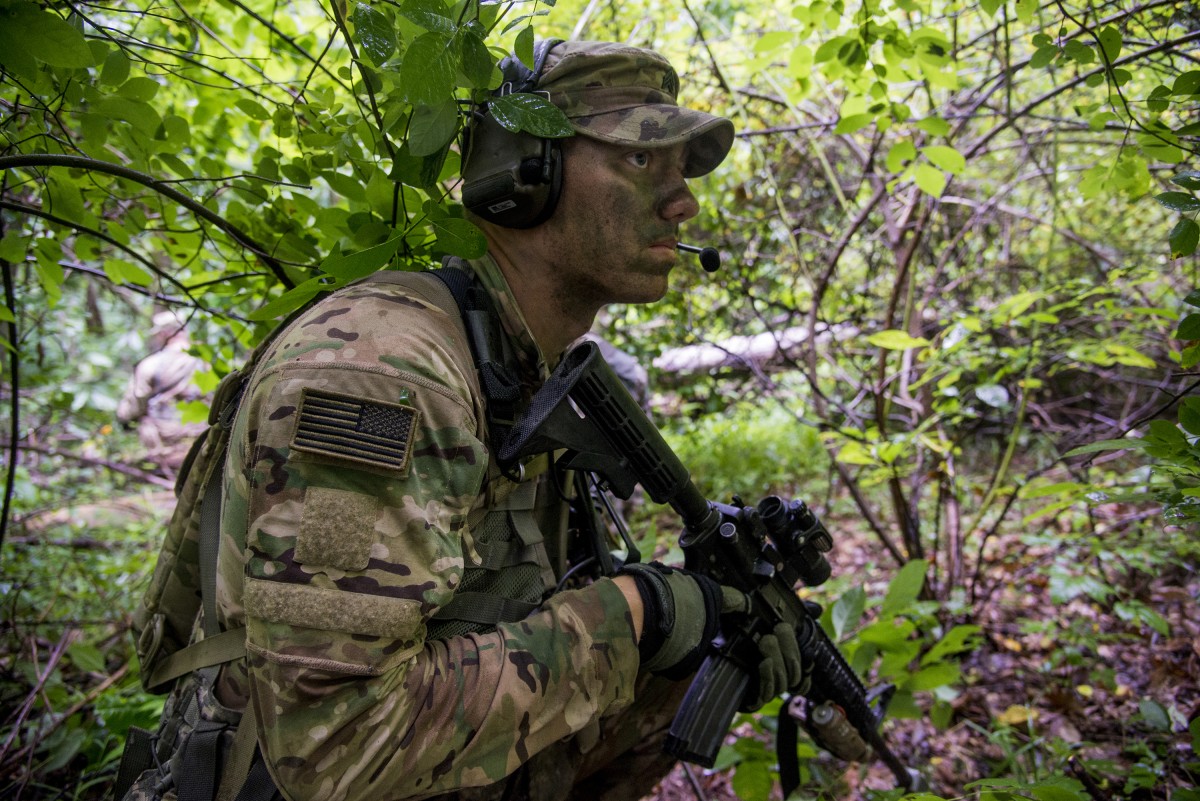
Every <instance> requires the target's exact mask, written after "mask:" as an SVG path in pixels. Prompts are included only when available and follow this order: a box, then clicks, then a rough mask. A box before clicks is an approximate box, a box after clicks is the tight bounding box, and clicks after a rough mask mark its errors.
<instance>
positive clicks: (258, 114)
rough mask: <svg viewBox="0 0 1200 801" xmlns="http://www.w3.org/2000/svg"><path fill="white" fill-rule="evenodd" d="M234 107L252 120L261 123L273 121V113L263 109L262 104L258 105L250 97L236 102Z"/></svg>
mask: <svg viewBox="0 0 1200 801" xmlns="http://www.w3.org/2000/svg"><path fill="white" fill-rule="evenodd" d="M234 105H235V106H237V107H238V108H240V109H241V110H242V111H244V112H246V116H247V117H249V118H250V119H252V120H258V121H260V122H262V121H265V120H269V119H271V112H269V111H267V110H266V109H265V108H263V107H262V105H261V104H260V103H256V102H254V101H253V100H251V99H250V98H248V97H242V98H239V99H238V100H236V101H234Z"/></svg>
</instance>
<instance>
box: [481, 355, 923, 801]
mask: <svg viewBox="0 0 1200 801" xmlns="http://www.w3.org/2000/svg"><path fill="white" fill-rule="evenodd" d="M556 450H565V453H564V454H563V455H562V457H560V464H562V465H563V466H564V467H566V468H568V469H573V470H583V471H591V472H592V473H594V474H596V475H597V476H599V477H600V478H601V479H602V480H603V481H604V482H605V483H606V484H607V486H608V488H609V489H610V491H612V492H613V494H615V495H616V496H618V497H620V498H628V497H629V496H630V495H631V494H632V492H633V489H634V486H635V484H639V483H640V484H641V485H642V487H643V488H644V489H645V491H646V493H647V494H648V495H649V496H650V498H651V499H652V500H654V501H655V502H657V503H665V504H669V505H670V506H671V507H672V508H673V509H674V510H675V511H676V512H677V513H678V514H679V516H680V517H681V518H682V521H683V524H684V533H683V534H682V536H681V537H680V540H679V542H680V546H681V547H682V549H683V553H684V566H685V568H687V569H688V570H692V571H695V572H700V573H704V574H706V575H708V576H709V577H711V578H712V579H714V580H715V581H716V582H717V583H719V584H723V585H726V586H731V587H736V588H737V589H739V590H741V591H742V592H744V593H746V594H747V595H748V596H749V597H750V599H751V612H750V613H749V614H747V615H745V616H744V617H743V618H742V620H741V622H740V623H739V624H738V625H737V626H736V628H733V630H723V631H722V632H721V636H720V637H719V638H718V639H717V640H716V641H714V643H713V645H714V649H713V651H712V653H711V654H709V655H708V656H707V657H706V658H705V660H704V662H703V664H702V665H701V667H700V669H699V672H698V673H697V674H696V676H695V678H694V679H693V680H692V683H691V686H690V687H689V688H688V691H687V694H686V695H685V697H684V700H683V702H682V704H681V705H680V708H679V711H678V713H677V714H676V716H675V719H674V721H673V722H672V724H671V727H670V730H669V732H668V737H667V742H666V750H667V752H668V753H670V754H671V755H672V756H675V757H677V758H679V759H682V760H684V761H686V762H693V763H696V764H699V765H702V766H704V767H712V765H713V763H714V762H715V760H716V756H717V752H718V751H719V750H720V747H721V743H722V742H723V741H724V739H725V735H726V734H727V733H728V731H729V729H730V726H731V725H732V722H733V718H734V715H735V714H736V713H737V711H738V710H739V709H741V708H743V706H744V704H745V702H746V701H747V700H748V699H752V698H753V697H754V696H753V695H751V694H750V693H751V691H752V690H754V689H755V688H754V687H753V686H752V685H753V683H754V681H755V679H754V678H753V676H754V674H755V670H756V668H755V665H754V662H753V661H752V660H753V659H754V655H756V654H757V653H758V650H757V646H756V643H757V642H758V640H759V639H760V638H761V637H763V636H765V635H767V634H770V633H771V632H772V630H773V629H774V628H775V626H776V625H777V624H778V623H779V622H787V623H788V624H789V625H790V626H791V627H792V628H793V629H794V630H795V632H796V637H797V643H798V645H799V648H800V654H801V657H802V658H803V659H804V660H805V664H806V665H811V669H812V684H811V687H810V689H809V691H808V694H807V698H806V699H798V698H797V699H792V702H791V703H789V704H788V705H787V707H786V709H787V710H788V711H789V713H790V714H792V715H793V716H794V717H804V718H805V726H806V728H807V729H808V730H809V732H810V733H811V734H812V735H813V736H814V739H816V740H817V742H818V743H820V744H821V745H822V746H823V747H825V748H826V749H827V750H829V751H830V752H831V753H833V754H835V755H837V756H840V757H842V758H845V759H850V760H855V761H863V760H865V759H867V758H868V757H869V756H870V754H871V753H872V752H873V753H874V754H875V755H877V756H878V758H879V759H881V760H882V761H883V762H884V763H885V764H886V765H887V767H888V768H889V769H890V770H891V772H892V774H893V776H894V777H895V779H896V784H897V786H898V787H902V788H904V789H905V790H909V791H914V790H917V789H923V786H924V781H923V779H922V777H921V776H920V774H918V773H917V772H916V771H915V770H913V769H912V768H909V767H907V766H906V765H905V764H904V763H903V762H901V760H900V759H899V757H897V756H896V754H895V753H894V752H893V751H892V750H891V748H889V746H888V744H887V743H886V742H885V741H884V739H883V737H882V735H881V734H880V732H879V726H880V724H881V723H882V719H883V715H884V711H885V707H886V703H887V700H888V698H890V691H888V690H887V689H885V690H884V691H883V692H882V693H879V694H878V697H874V698H873V697H872V696H871V695H869V694H868V693H867V691H866V688H865V687H864V686H863V684H862V682H861V681H860V680H859V679H858V677H857V676H856V675H855V673H854V670H853V669H852V668H851V667H850V666H849V665H848V664H847V663H846V659H845V657H843V656H842V654H841V652H840V651H839V650H838V648H837V646H836V645H835V644H834V643H833V642H832V641H831V640H830V639H829V637H828V635H826V634H825V631H824V629H822V628H821V626H820V625H819V623H818V622H817V618H819V617H820V607H819V606H817V605H816V604H814V603H811V602H806V601H803V600H801V599H800V598H799V596H797V594H796V592H795V589H794V587H795V586H796V584H797V583H798V582H800V581H803V582H804V583H805V584H807V585H809V586H816V585H819V584H821V583H822V582H824V581H825V580H826V579H827V578H828V577H829V575H830V568H829V563H828V561H827V560H826V559H825V556H824V554H825V553H826V552H828V551H829V550H830V548H832V546H833V540H832V538H831V537H830V535H829V532H828V531H827V530H826V529H825V527H824V525H822V524H821V522H820V520H818V519H817V516H816V515H815V514H813V513H812V511H811V510H810V509H809V508H808V507H807V506H806V505H805V504H804V503H803V502H802V501H790V502H789V501H785V500H783V499H782V498H780V497H778V496H769V497H767V498H765V499H764V500H763V501H762V502H761V503H759V504H758V505H757V506H747V505H745V504H743V503H742V502H741V500H740V499H737V498H736V497H735V498H734V502H733V504H723V503H716V502H713V501H709V500H707V499H706V498H705V497H704V496H703V495H702V494H701V493H700V491H699V489H698V488H697V487H696V485H695V484H694V483H692V480H691V476H690V475H689V474H688V471H687V468H686V467H684V465H683V463H682V462H681V461H680V460H679V457H678V456H676V454H675V452H674V451H672V450H671V447H670V446H669V445H668V444H667V443H666V441H665V440H664V439H663V438H662V434H660V433H659V431H658V429H657V428H655V427H654V424H653V423H651V422H650V420H649V419H648V418H647V417H646V415H645V413H644V412H643V411H642V410H641V409H640V408H639V407H638V405H637V403H636V401H634V400H633V398H632V397H631V396H630V395H629V392H628V391H627V390H626V389H625V387H624V386H623V385H622V384H621V383H620V381H619V380H618V379H617V377H616V376H615V375H614V374H613V372H612V369H611V368H610V367H609V366H608V364H607V363H606V362H605V361H604V358H603V357H602V356H601V355H600V352H599V350H598V349H597V347H596V345H595V344H594V343H591V342H585V343H583V344H581V345H579V346H577V347H575V348H573V349H572V350H571V351H569V352H568V353H567V354H566V355H565V356H564V357H563V360H562V362H561V363H560V364H559V365H558V367H557V368H556V369H555V370H554V372H553V373H552V374H551V376H550V378H549V379H548V380H547V381H546V383H545V384H544V385H543V386H542V387H541V389H539V390H538V392H537V393H535V395H534V396H533V398H532V400H531V402H530V406H529V409H528V411H527V412H526V414H525V415H524V416H523V417H522V418H521V419H520V420H519V421H518V422H517V424H516V425H515V426H514V427H513V430H512V432H511V433H510V435H509V437H508V438H507V439H506V441H505V442H504V444H503V445H502V446H501V448H500V451H499V453H498V454H497V458H498V461H499V463H500V466H501V467H502V468H504V469H505V470H506V471H512V470H513V469H519V463H520V461H521V460H522V459H523V458H525V457H528V456H533V455H536V454H539V453H544V452H546V451H556ZM637 558H638V556H637V554H636V551H634V552H632V553H631V558H630V561H633V560H636V559H637ZM800 700H803V701H804V704H803V708H801V705H800V704H799V703H798V702H799V701H800ZM873 701H875V703H874V704H873V703H872V702H873ZM792 750H793V753H792V757H791V758H792V760H793V761H794V760H795V754H794V749H792ZM782 762H783V757H782V756H781V764H782ZM786 795H787V793H786V792H785V797H786Z"/></svg>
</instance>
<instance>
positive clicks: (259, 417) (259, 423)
mask: <svg viewBox="0 0 1200 801" xmlns="http://www.w3.org/2000/svg"><path fill="white" fill-rule="evenodd" d="M364 293H365V294H364ZM364 293H360V294H359V295H357V296H355V295H351V296H349V297H347V298H345V300H346V305H345V306H344V307H343V306H339V305H338V304H337V303H333V304H330V303H324V304H321V305H320V306H318V307H317V308H316V310H314V312H313V313H312V316H311V317H310V318H306V319H305V320H302V321H301V322H300V324H298V325H297V326H294V327H293V329H292V331H293V333H291V334H289V335H288V336H287V337H285V338H284V339H283V340H282V341H281V342H280V343H279V344H278V345H277V346H275V348H274V354H273V355H271V356H270V357H269V358H268V359H267V361H266V362H265V363H264V364H263V365H262V366H261V368H260V371H259V373H260V374H259V375H258V376H256V378H255V379H254V381H253V382H252V385H251V388H250V393H249V395H248V397H247V399H246V402H245V403H244V404H243V408H242V410H241V413H240V414H239V416H238V420H237V423H236V425H235V428H234V431H233V445H232V446H231V447H232V450H231V457H230V458H231V460H232V461H233V464H234V465H236V466H238V467H240V468H241V469H240V470H237V469H231V470H230V471H228V475H227V485H226V486H227V501H226V508H225V513H224V514H225V517H224V522H225V524H226V525H225V529H226V534H225V535H224V536H225V537H226V540H225V542H224V543H223V547H222V555H221V560H222V561H221V566H220V571H221V577H222V584H221V586H220V587H219V597H220V598H221V599H222V608H223V613H224V615H225V617H226V618H227V619H228V620H229V622H231V623H237V622H238V621H239V619H243V618H244V620H245V623H246V625H247V649H248V651H249V656H248V660H247V662H248V666H249V676H248V681H249V689H250V695H251V699H252V702H253V703H254V704H255V706H256V710H257V712H258V715H259V721H260V724H259V726H260V729H259V735H260V742H261V745H262V748H263V751H264V754H265V755H266V757H267V762H268V765H269V766H270V768H271V772H272V774H273V776H274V778H275V780H276V782H277V784H278V785H279V787H280V790H281V791H282V792H283V794H284V795H285V797H287V798H289V799H292V800H293V801H296V799H301V798H318V797H319V798H322V799H359V798H361V799H367V798H370V799H378V798H409V797H414V798H415V797H423V796H427V795H431V794H435V793H438V792H444V791H446V790H449V789H453V788H456V787H462V786H471V785H482V784H490V783H493V782H495V781H498V780H500V779H501V778H503V777H504V776H505V775H507V774H508V773H510V772H511V771H513V770H515V769H516V767H517V766H518V765H520V764H521V763H522V762H523V761H525V760H527V759H528V758H529V757H530V756H531V755H532V754H534V753H536V752H537V751H539V750H541V749H542V748H544V747H546V746H547V745H549V744H551V743H553V742H555V741H558V740H560V739H562V738H564V737H566V736H568V735H570V734H571V733H573V732H575V731H578V730H580V729H581V728H583V727H584V726H586V725H588V724H589V723H590V722H591V721H593V720H595V719H597V718H598V717H600V716H602V715H605V714H608V713H612V712H615V711H617V710H619V709H620V708H622V707H623V706H624V705H626V704H628V703H629V701H630V700H631V698H632V692H633V690H632V688H633V683H634V679H635V675H636V672H637V667H638V657H637V648H636V645H635V643H634V640H633V635H632V621H631V619H630V615H629V610H628V607H627V605H626V602H625V600H624V597H623V596H622V595H621V593H620V590H619V589H618V588H617V587H616V586H615V585H613V584H612V583H611V582H607V581H605V582H600V583H598V584H596V585H593V586H592V587H589V588H587V589H584V590H580V591H577V592H573V593H563V594H562V595H560V596H557V597H556V598H554V599H553V600H552V601H551V602H550V603H548V604H547V605H546V607H545V608H544V609H543V610H541V611H540V612H538V613H536V614H535V615H533V616H531V617H530V618H528V619H526V620H524V621H522V622H520V623H517V624H509V625H506V626H503V627H501V628H500V629H499V630H497V631H496V632H494V633H491V634H487V635H477V636H465V637H457V638H451V639H448V640H445V641H426V640H425V624H426V621H428V619H429V617H430V616H431V615H432V614H434V613H435V612H436V611H437V610H438V609H439V608H440V607H441V606H443V605H444V604H445V603H446V602H447V601H448V600H449V599H450V598H451V597H453V593H454V588H455V586H456V585H457V583H458V581H459V580H460V579H461V577H462V573H463V569H464V561H465V554H468V553H469V552H470V532H469V530H468V529H467V525H466V520H467V514H468V512H469V511H470V509H471V507H472V505H473V504H474V502H475V500H476V497H477V495H478V493H479V489H480V486H481V483H482V481H483V476H484V472H485V470H486V466H487V452H486V449H485V447H484V445H483V443H482V442H480V441H479V439H478V438H477V437H476V422H475V420H476V414H477V409H475V408H474V407H473V401H472V393H471V391H470V387H469V381H470V380H472V377H473V376H472V374H469V373H466V372H464V369H463V367H461V366H460V365H461V364H463V362H462V361H461V359H462V353H461V350H460V349H461V348H463V347H465V344H464V343H461V342H459V341H457V339H456V337H458V335H457V333H456V332H455V331H454V330H453V326H452V325H450V324H448V323H447V321H446V320H444V319H441V318H440V317H439V316H438V315H439V312H438V311H437V310H436V309H432V308H426V309H424V310H423V311H421V310H420V309H414V308H411V307H412V306H414V305H416V306H420V305H421V304H420V301H419V299H407V300H406V303H407V305H408V306H409V307H410V308H404V305H405V304H401V303H397V302H396V299H395V298H394V297H387V298H378V297H374V296H372V295H371V294H370V293H367V292H365V291H364ZM380 294H384V295H386V294H388V293H380ZM351 305H352V306H353V309H352V312H353V313H350V312H351V308H350V307H351ZM401 312H402V313H403V315H402V316H401V315H400V313H401ZM443 316H444V315H443ZM385 342H386V347H384V343H385ZM397 352H403V353H409V354H419V356H416V357H408V358H399V357H396V356H395V355H394V354H395V353H397ZM468 358H469V357H468ZM466 365H467V369H468V370H469V369H471V367H470V362H469V361H467V362H466ZM239 528H240V529H241V530H242V531H244V532H245V534H244V537H245V542H244V544H243V543H241V542H237V541H236V539H237V537H236V536H234V537H233V539H234V542H230V541H229V538H230V534H229V533H228V532H229V531H235V530H237V529H239ZM230 546H235V547H230ZM239 553H240V554H241V556H240V558H238V557H237V556H236V555H237V554H239ZM235 563H236V564H235ZM235 572H236V573H238V575H236V576H235V575H233V574H234V573H235ZM239 584H241V586H238V585H239Z"/></svg>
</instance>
